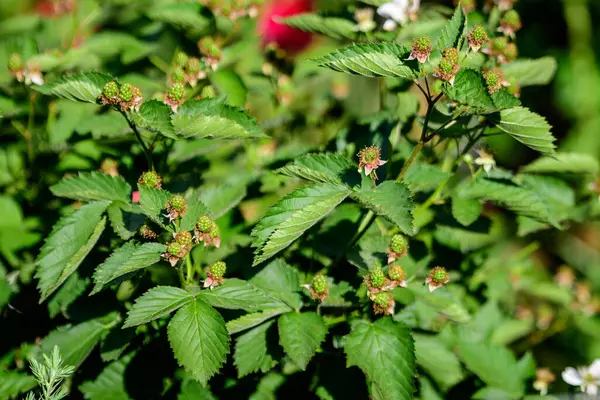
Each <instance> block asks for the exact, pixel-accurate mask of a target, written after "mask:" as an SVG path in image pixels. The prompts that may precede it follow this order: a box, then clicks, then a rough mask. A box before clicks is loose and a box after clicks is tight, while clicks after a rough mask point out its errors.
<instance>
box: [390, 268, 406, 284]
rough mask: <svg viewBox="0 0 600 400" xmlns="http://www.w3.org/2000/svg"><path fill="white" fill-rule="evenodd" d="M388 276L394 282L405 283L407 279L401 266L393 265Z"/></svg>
mask: <svg viewBox="0 0 600 400" xmlns="http://www.w3.org/2000/svg"><path fill="white" fill-rule="evenodd" d="M388 276H389V277H390V279H391V280H393V281H403V280H405V279H406V272H404V270H403V269H402V267H401V266H399V265H392V266H391V267H389V268H388Z"/></svg>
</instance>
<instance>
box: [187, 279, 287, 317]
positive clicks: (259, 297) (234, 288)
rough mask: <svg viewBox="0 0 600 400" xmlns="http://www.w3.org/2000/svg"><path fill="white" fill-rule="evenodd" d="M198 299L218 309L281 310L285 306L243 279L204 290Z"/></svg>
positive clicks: (227, 280) (229, 281) (199, 293)
mask: <svg viewBox="0 0 600 400" xmlns="http://www.w3.org/2000/svg"><path fill="white" fill-rule="evenodd" d="M196 297H197V298H200V299H202V300H204V301H205V302H206V303H208V304H210V305H211V306H213V307H217V308H227V309H231V310H246V311H256V310H260V309H268V308H281V307H282V306H285V304H284V303H283V302H281V301H279V300H277V299H275V298H273V297H271V296H269V295H267V294H266V293H264V292H262V291H261V290H259V289H258V288H256V287H255V286H254V285H252V283H250V282H247V281H243V280H241V279H236V278H230V279H226V280H225V282H223V284H221V285H219V286H217V287H216V288H214V289H212V290H202V291H200V292H198V293H196Z"/></svg>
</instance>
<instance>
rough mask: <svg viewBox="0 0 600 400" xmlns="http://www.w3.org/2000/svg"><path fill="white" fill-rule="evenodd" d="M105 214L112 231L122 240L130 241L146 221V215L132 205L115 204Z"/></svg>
mask: <svg viewBox="0 0 600 400" xmlns="http://www.w3.org/2000/svg"><path fill="white" fill-rule="evenodd" d="M106 212H107V214H108V220H109V222H110V225H111V226H112V228H113V230H114V231H115V233H116V234H117V235H119V237H120V238H121V239H123V240H129V239H131V238H132V237H133V236H134V235H135V234H136V233H138V232H139V230H140V228H141V227H142V225H144V222H145V221H146V215H144V214H143V213H142V211H141V210H140V208H139V207H138V206H137V205H133V204H125V203H122V202H115V203H112V204H111V205H110V206H108V208H107V209H106Z"/></svg>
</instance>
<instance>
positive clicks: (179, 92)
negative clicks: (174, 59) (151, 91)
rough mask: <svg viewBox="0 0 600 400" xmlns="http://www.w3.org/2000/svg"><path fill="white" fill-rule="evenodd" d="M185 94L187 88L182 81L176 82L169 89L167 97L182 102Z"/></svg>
mask: <svg viewBox="0 0 600 400" xmlns="http://www.w3.org/2000/svg"><path fill="white" fill-rule="evenodd" d="M184 95H185V88H184V87H183V85H182V84H181V83H175V84H174V85H173V86H171V87H170V88H169V91H168V92H167V97H168V98H169V100H171V101H173V102H180V101H181V100H183V96H184Z"/></svg>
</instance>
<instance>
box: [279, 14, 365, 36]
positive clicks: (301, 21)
mask: <svg viewBox="0 0 600 400" xmlns="http://www.w3.org/2000/svg"><path fill="white" fill-rule="evenodd" d="M280 21H281V22H282V23H284V24H285V25H287V26H291V27H293V28H296V29H300V30H302V31H304V32H311V33H320V34H322V35H326V36H329V37H331V38H334V39H346V38H347V39H355V38H356V36H357V32H356V29H354V26H355V24H353V23H352V22H351V21H348V20H347V19H344V18H334V17H325V16H321V15H318V14H300V15H297V16H293V17H287V18H283V19H281V20H280Z"/></svg>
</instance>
